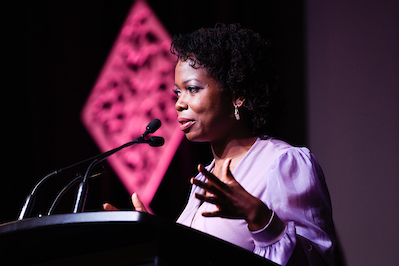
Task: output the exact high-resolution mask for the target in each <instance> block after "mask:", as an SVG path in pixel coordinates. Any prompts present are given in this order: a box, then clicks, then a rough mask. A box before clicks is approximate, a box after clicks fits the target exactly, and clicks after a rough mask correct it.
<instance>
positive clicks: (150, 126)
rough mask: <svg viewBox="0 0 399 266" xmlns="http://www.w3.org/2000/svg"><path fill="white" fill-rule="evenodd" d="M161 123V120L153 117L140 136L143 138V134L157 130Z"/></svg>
mask: <svg viewBox="0 0 399 266" xmlns="http://www.w3.org/2000/svg"><path fill="white" fill-rule="evenodd" d="M161 125H162V123H161V120H159V119H157V118H155V119H153V120H152V121H151V122H150V123H148V125H147V127H146V129H145V132H144V133H143V135H141V137H140V138H144V137H145V136H147V135H148V134H150V133H154V132H155V131H157V130H158V128H160V127H161Z"/></svg>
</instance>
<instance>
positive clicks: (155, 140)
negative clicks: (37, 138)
mask: <svg viewBox="0 0 399 266" xmlns="http://www.w3.org/2000/svg"><path fill="white" fill-rule="evenodd" d="M160 126H161V121H160V120H159V119H153V120H152V121H151V122H150V123H149V124H148V125H147V127H146V130H145V132H144V134H143V135H141V136H140V137H139V138H137V139H135V140H133V141H131V142H128V143H126V144H124V145H122V146H120V147H118V148H115V149H113V150H110V151H107V152H104V153H100V154H97V155H96V156H93V157H90V158H88V159H85V160H83V161H80V162H77V163H75V164H72V165H69V166H67V167H64V168H61V169H58V170H55V171H53V172H51V173H49V174H47V175H46V176H44V177H43V178H42V179H40V180H39V182H37V183H36V185H35V186H34V187H33V189H32V190H31V192H30V193H29V195H28V196H27V197H26V200H25V202H24V205H23V206H22V208H21V211H20V213H19V215H18V220H22V219H24V218H25V217H26V216H27V215H28V216H29V215H30V212H31V208H30V205H33V204H34V199H35V195H36V192H37V190H38V188H39V187H40V186H41V184H43V182H44V181H46V180H48V179H50V178H52V177H54V176H57V175H58V174H59V173H61V172H64V171H66V170H69V169H71V168H75V167H77V166H80V165H83V164H85V163H88V162H90V161H91V162H92V164H93V162H94V161H96V163H95V164H94V165H93V166H92V167H94V166H95V165H96V164H98V163H100V162H102V161H103V160H104V159H106V158H107V157H108V156H110V155H112V154H114V153H116V152H118V151H119V150H121V149H123V148H126V147H129V146H131V145H133V144H135V143H148V144H149V145H150V146H153V147H158V146H162V145H163V143H164V141H163V142H162V141H161V140H160V139H163V138H162V137H151V138H150V139H149V140H146V139H145V137H146V136H147V135H148V134H150V133H154V132H155V131H157V130H158V129H159V128H160ZM161 143H162V144H161ZM89 168H90V166H89ZM88 170H91V169H88ZM86 174H87V175H88V173H87V172H86ZM85 176H86V175H85ZM84 179H85V178H84ZM85 182H87V177H86V180H85Z"/></svg>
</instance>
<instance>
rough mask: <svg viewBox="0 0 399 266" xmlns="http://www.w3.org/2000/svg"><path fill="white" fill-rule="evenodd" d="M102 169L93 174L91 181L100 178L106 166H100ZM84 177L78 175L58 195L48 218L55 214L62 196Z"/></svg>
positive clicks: (48, 213)
mask: <svg viewBox="0 0 399 266" xmlns="http://www.w3.org/2000/svg"><path fill="white" fill-rule="evenodd" d="M100 167H101V168H100V169H98V170H97V171H95V172H94V173H93V174H91V175H90V178H91V179H95V178H97V177H99V176H100V175H102V174H103V173H104V172H105V170H104V166H102V165H101V164H100ZM82 178H83V177H82V175H81V174H80V173H77V174H76V177H75V179H73V180H72V181H71V182H69V183H68V185H66V186H65V187H63V189H62V190H61V191H60V192H59V193H58V195H57V197H55V199H54V201H53V203H52V204H51V206H50V208H49V210H48V212H47V216H50V215H52V214H53V211H54V209H55V207H57V204H58V202H59V201H60V199H61V198H62V196H64V194H65V193H66V192H67V191H68V190H69V189H70V188H71V187H73V186H74V185H76V184H77V183H78V182H79V180H81V179H82Z"/></svg>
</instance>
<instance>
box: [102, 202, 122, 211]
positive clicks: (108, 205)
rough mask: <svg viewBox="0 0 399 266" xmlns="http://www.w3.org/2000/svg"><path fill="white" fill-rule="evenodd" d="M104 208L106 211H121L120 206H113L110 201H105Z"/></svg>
mask: <svg viewBox="0 0 399 266" xmlns="http://www.w3.org/2000/svg"><path fill="white" fill-rule="evenodd" d="M103 208H104V210H105V211H119V209H118V208H116V207H115V206H113V205H111V204H109V203H104V205H103Z"/></svg>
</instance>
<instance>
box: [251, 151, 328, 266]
mask: <svg viewBox="0 0 399 266" xmlns="http://www.w3.org/2000/svg"><path fill="white" fill-rule="evenodd" d="M261 200H262V201H263V202H264V203H265V204H266V205H267V206H268V207H269V209H271V210H272V211H273V215H272V218H271V219H270V221H269V223H268V224H267V225H266V226H265V228H263V229H261V230H259V231H255V232H252V236H253V239H254V243H255V250H254V253H256V254H258V255H260V256H262V257H265V258H267V259H269V260H272V261H274V262H276V263H278V264H281V265H286V264H287V263H288V261H289V259H290V257H291V256H292V254H293V252H294V249H295V247H296V245H297V242H298V244H301V243H305V242H306V247H303V250H305V252H306V251H309V250H312V252H307V254H306V257H307V260H309V263H311V261H312V260H313V259H312V258H311V257H312V256H313V255H312V254H315V253H317V257H318V258H319V257H322V258H323V260H324V261H325V262H324V264H325V265H330V264H331V262H332V241H333V240H332V239H333V237H334V226H333V223H332V217H331V216H332V214H331V202H330V197H329V193H328V190H327V187H326V184H325V180H324V175H323V172H322V170H321V168H320V167H319V164H318V163H317V161H316V159H315V158H314V156H313V155H312V154H311V153H310V151H309V150H308V149H306V148H290V149H288V150H287V151H286V152H284V153H283V154H282V155H281V156H279V157H278V159H276V160H275V161H274V162H273V164H272V166H271V167H270V170H269V172H268V174H267V188H266V191H265V193H264V194H263V196H262V198H261ZM302 239H304V240H305V241H303V240H302Z"/></svg>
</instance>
